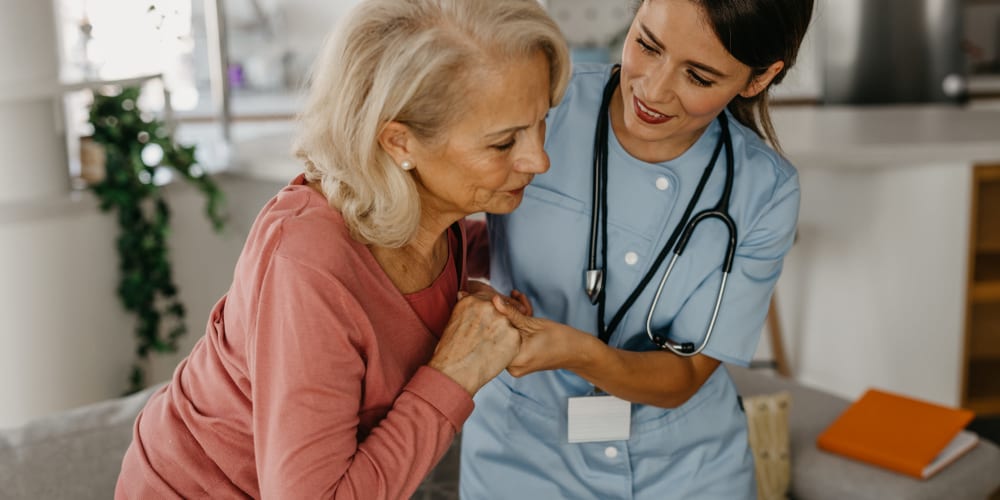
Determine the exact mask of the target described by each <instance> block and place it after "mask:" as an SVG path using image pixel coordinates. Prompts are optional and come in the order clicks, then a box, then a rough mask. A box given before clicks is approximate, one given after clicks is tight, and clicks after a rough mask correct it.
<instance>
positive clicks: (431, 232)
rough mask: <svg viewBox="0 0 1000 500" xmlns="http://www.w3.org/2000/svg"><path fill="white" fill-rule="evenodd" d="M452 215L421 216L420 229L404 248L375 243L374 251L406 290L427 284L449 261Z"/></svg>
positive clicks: (422, 287)
mask: <svg viewBox="0 0 1000 500" xmlns="http://www.w3.org/2000/svg"><path fill="white" fill-rule="evenodd" d="M454 222H455V219H454V218H449V217H427V216H424V217H421V219H420V226H419V227H418V228H417V233H416V234H415V235H414V237H413V238H412V239H411V240H410V242H409V243H407V244H406V245H404V246H402V247H400V248H387V247H377V246H373V247H372V248H371V252H372V255H374V256H375V260H376V261H377V262H378V263H379V265H380V266H381V267H382V270H384V271H385V273H386V275H387V276H389V279H390V280H392V283H393V284H394V285H396V288H398V289H399V291H400V292H402V293H404V294H405V293H413V292H417V291H420V290H423V289H424V288H427V287H428V286H430V285H431V283H433V282H434V280H435V279H437V277H438V276H439V275H440V274H441V272H442V271H443V270H444V266H445V264H447V262H448V234H447V233H448V228H449V227H450V226H451V225H452V224H453V223H454Z"/></svg>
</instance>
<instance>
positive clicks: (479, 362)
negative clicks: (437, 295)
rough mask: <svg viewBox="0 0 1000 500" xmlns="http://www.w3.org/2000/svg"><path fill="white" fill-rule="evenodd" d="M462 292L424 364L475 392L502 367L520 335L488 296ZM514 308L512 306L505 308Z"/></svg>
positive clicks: (494, 296)
mask: <svg viewBox="0 0 1000 500" xmlns="http://www.w3.org/2000/svg"><path fill="white" fill-rule="evenodd" d="M501 297H502V296H500V295H493V296H491V297H487V298H482V297H480V296H476V295H468V294H462V296H461V297H460V300H459V301H458V304H456V305H455V309H454V310H453V311H452V313H451V319H450V320H448V325H447V326H445V329H444V334H442V335H441V341H440V342H438V345H437V348H436V349H435V350H434V356H433V357H432V358H431V360H430V362H428V363H427V364H428V366H430V367H431V368H434V369H437V370H438V371H440V372H441V373H443V374H445V375H446V376H448V377H449V378H451V379H452V380H454V381H455V382H457V383H458V384H459V385H461V386H462V387H463V388H465V390H466V391H469V394H475V393H476V392H477V391H479V389H480V388H481V387H482V386H483V385H485V384H486V383H487V382H489V381H490V380H492V379H493V377H496V376H497V375H499V374H500V372H501V371H503V369H504V368H506V367H507V365H508V364H509V363H510V361H511V360H512V359H514V356H515V355H517V353H518V349H519V348H520V345H521V336H520V334H519V333H518V331H517V329H515V328H514V327H513V326H512V325H511V323H510V321H509V320H508V319H507V317H506V316H504V315H503V314H501V313H500V312H499V311H498V310H497V308H496V307H495V305H494V304H493V303H491V301H490V299H491V298H492V299H496V300H497V301H498V302H499V301H500V300H501ZM508 309H510V310H514V308H513V307H510V308H508Z"/></svg>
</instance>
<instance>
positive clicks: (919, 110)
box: [772, 104, 1000, 169]
mask: <svg viewBox="0 0 1000 500" xmlns="http://www.w3.org/2000/svg"><path fill="white" fill-rule="evenodd" d="M772 119H773V121H774V125H775V129H776V131H777V133H778V138H779V140H780V141H781V145H782V147H783V148H784V150H785V153H786V155H787V156H788V157H789V159H791V160H792V162H793V163H794V164H795V165H796V166H797V167H799V168H800V169H813V168H882V167H891V166H904V165H914V164H928V163H940V162H947V163H974V162H987V161H993V162H996V161H1000V106H997V107H995V108H992V107H990V106H989V105H983V104H976V105H970V106H964V107H961V106H953V105H945V104H941V105H898V106H776V107H774V108H773V109H772Z"/></svg>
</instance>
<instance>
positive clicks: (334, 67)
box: [115, 0, 569, 499]
mask: <svg viewBox="0 0 1000 500" xmlns="http://www.w3.org/2000/svg"><path fill="white" fill-rule="evenodd" d="M568 66H569V62H568V57H567V49H566V47H565V43H564V41H563V40H562V38H561V35H560V33H559V30H558V28H557V27H556V26H555V24H554V23H553V22H552V21H551V20H550V19H549V18H548V17H547V15H546V14H545V12H544V11H543V10H542V9H541V8H540V7H539V6H538V3H537V2H536V1H535V0H366V1H362V2H361V3H360V4H359V5H358V6H357V7H355V9H354V10H352V12H351V13H350V15H349V16H348V18H347V19H346V20H345V24H343V25H342V26H340V27H339V28H338V30H337V31H336V32H335V33H334V37H333V39H332V40H331V41H330V44H329V46H328V49H327V50H326V51H325V53H324V55H323V56H322V57H321V58H320V60H319V61H318V63H317V67H316V71H315V74H314V75H313V80H312V90H311V96H310V99H309V101H308V103H307V105H306V109H305V111H304V113H303V114H302V116H301V129H302V133H301V136H300V137H299V140H298V145H297V149H298V151H299V153H298V154H299V156H300V157H301V158H302V159H303V160H304V163H305V166H306V167H305V174H304V175H302V176H299V177H298V178H296V179H294V180H293V181H292V182H291V183H290V185H289V186H287V187H285V188H284V189H282V190H281V192H279V193H278V194H277V195H276V196H275V197H274V198H273V199H272V200H271V201H270V202H268V203H267V205H266V206H265V207H264V208H263V210H262V211H261V213H260V214H259V215H258V217H257V220H256V222H255V223H254V226H253V228H252V229H251V231H250V234H249V236H248V239H247V242H246V246H245V248H244V249H243V252H242V255H241V256H240V259H239V262H238V263H237V265H236V270H235V276H234V279H233V283H232V286H231V288H230V289H229V292H228V293H227V294H226V295H225V296H224V297H223V298H222V300H220V301H219V302H218V304H217V305H216V306H215V308H214V310H213V311H212V313H211V317H210V319H209V321H208V327H207V332H206V334H205V336H204V338H202V339H201V340H200V341H199V342H198V344H197V345H196V346H195V347H194V349H193V351H192V352H191V354H190V355H189V356H188V357H187V359H185V360H184V361H183V362H182V363H181V364H180V365H179V366H178V367H177V370H176V372H175V374H174V376H173V379H172V380H171V382H170V383H169V384H167V385H166V386H165V387H164V388H163V389H162V390H160V391H159V392H157V393H156V394H155V395H154V396H153V397H152V398H151V399H150V401H149V402H148V404H147V406H146V407H145V409H144V410H143V411H142V413H141V414H140V415H139V417H138V419H137V420H136V425H135V430H134V436H133V441H132V445H131V446H130V447H129V449H128V452H127V453H126V456H125V459H124V462H123V464H122V472H121V475H120V477H119V480H118V487H117V491H116V495H115V496H116V498H176V497H182V498H193V497H204V496H211V497H214V498H232V497H247V496H250V497H256V498H259V497H283V498H327V497H337V498H356V497H360V498H391V499H399V498H406V497H408V496H409V495H411V494H412V493H413V491H414V490H415V489H416V488H417V486H418V485H419V484H420V482H421V480H422V479H423V478H424V477H425V476H426V474H427V473H428V472H429V471H430V470H431V469H432V468H433V467H434V465H435V464H436V463H437V461H438V460H439V459H440V458H441V456H442V455H443V454H444V452H445V451H446V449H447V448H448V446H449V444H450V442H451V441H452V439H453V438H454V436H455V434H456V432H457V431H458V429H460V428H461V426H462V424H463V422H464V421H465V419H466V418H467V417H468V415H469V414H470V412H471V410H472V405H473V403H472V395H473V394H474V393H475V392H476V391H478V390H479V388H480V387H482V386H483V385H484V384H485V383H486V382H487V381H488V380H490V379H491V378H493V377H494V376H495V375H496V374H498V373H499V372H500V371H501V370H503V369H504V367H506V366H507V364H508V363H509V362H510V360H511V359H513V357H514V356H515V355H516V354H517V352H518V348H519V345H520V337H519V335H518V333H517V331H516V330H515V329H513V328H512V327H511V325H510V323H509V321H508V320H506V319H505V318H504V317H503V316H501V315H500V314H499V313H498V312H497V311H496V305H497V304H496V303H498V302H499V301H500V300H501V299H500V298H499V297H491V296H490V295H489V294H486V293H482V292H480V294H478V295H476V294H473V295H470V296H467V297H465V298H461V300H459V295H466V294H464V293H460V289H462V288H463V285H464V283H465V280H466V277H467V276H470V275H471V276H476V275H482V274H483V273H484V272H485V269H486V268H487V265H488V263H487V262H485V259H483V258H482V257H480V258H479V261H476V260H475V259H473V260H470V261H468V262H467V261H466V258H465V256H466V255H470V256H471V255H478V256H484V254H485V252H483V251H482V250H483V249H484V247H485V245H486V243H485V241H486V240H485V232H484V230H483V228H482V227H481V226H476V225H473V224H467V223H466V222H465V221H464V220H463V219H464V218H465V217H466V216H467V215H469V214H472V213H477V212H488V213H497V214H502V213H508V212H510V211H512V210H514V209H515V208H516V207H517V206H518V204H519V203H520V202H521V198H522V196H523V193H524V188H525V186H526V185H527V184H528V183H529V182H531V180H532V178H533V176H534V175H535V174H538V173H541V172H545V171H546V170H547V169H548V165H549V163H548V157H547V156H546V154H545V152H544V151H543V149H542V143H543V139H544V133H545V116H546V113H547V112H548V110H549V108H550V107H551V106H553V105H554V104H555V103H557V102H558V101H559V100H560V99H561V97H562V94H563V90H564V88H565V86H566V84H567V80H568V77H569V67H568ZM484 299H492V300H493V301H494V304H491V303H490V302H489V300H484ZM502 300H506V299H502ZM522 305H523V306H524V307H525V308H527V307H528V306H527V304H522ZM453 310H454V311H453Z"/></svg>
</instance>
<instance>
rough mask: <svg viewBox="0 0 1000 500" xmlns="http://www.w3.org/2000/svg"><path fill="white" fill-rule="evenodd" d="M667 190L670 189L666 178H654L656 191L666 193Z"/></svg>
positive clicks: (668, 180)
mask: <svg viewBox="0 0 1000 500" xmlns="http://www.w3.org/2000/svg"><path fill="white" fill-rule="evenodd" d="M669 188H670V179H667V178H666V177H662V176H661V177H657V178H656V189H659V190H660V191H666V190H667V189H669Z"/></svg>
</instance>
